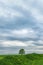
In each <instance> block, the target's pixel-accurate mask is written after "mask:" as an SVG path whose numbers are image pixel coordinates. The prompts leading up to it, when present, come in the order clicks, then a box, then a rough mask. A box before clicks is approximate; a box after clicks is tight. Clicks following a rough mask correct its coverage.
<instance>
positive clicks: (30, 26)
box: [0, 0, 43, 53]
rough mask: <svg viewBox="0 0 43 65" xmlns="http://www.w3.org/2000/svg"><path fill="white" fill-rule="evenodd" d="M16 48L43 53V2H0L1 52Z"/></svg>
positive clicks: (38, 0)
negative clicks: (8, 48)
mask: <svg viewBox="0 0 43 65" xmlns="http://www.w3.org/2000/svg"><path fill="white" fill-rule="evenodd" d="M16 46H18V47H21V46H22V47H25V48H26V49H25V50H26V52H36V53H43V0H0V52H1V51H3V52H4V50H2V49H1V47H2V48H3V47H4V48H5V47H10V49H11V47H16ZM27 48H28V49H27ZM13 50H14V49H13ZM5 52H6V50H5ZM7 52H8V50H7Z"/></svg>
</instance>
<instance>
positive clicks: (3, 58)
mask: <svg viewBox="0 0 43 65" xmlns="http://www.w3.org/2000/svg"><path fill="white" fill-rule="evenodd" d="M0 65H43V54H27V55H0Z"/></svg>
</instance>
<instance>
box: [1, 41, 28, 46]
mask: <svg viewBox="0 0 43 65" xmlns="http://www.w3.org/2000/svg"><path fill="white" fill-rule="evenodd" d="M0 44H1V45H2V46H3V47H11V46H27V45H26V44H25V43H24V42H21V41H0Z"/></svg>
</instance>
